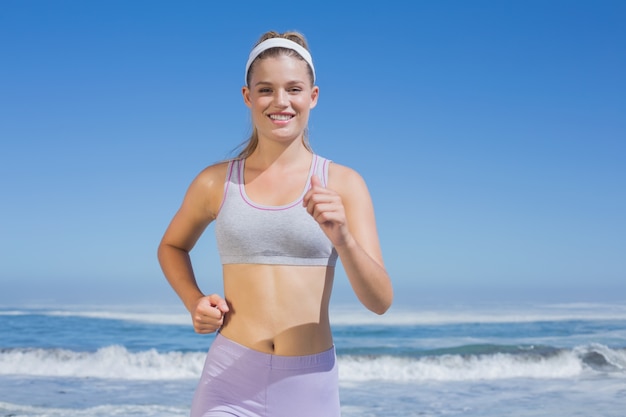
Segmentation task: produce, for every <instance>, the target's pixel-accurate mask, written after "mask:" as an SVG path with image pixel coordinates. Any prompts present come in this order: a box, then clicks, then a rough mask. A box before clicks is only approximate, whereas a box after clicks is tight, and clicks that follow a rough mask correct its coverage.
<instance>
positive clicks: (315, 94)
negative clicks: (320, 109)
mask: <svg viewBox="0 0 626 417" xmlns="http://www.w3.org/2000/svg"><path fill="white" fill-rule="evenodd" d="M319 96H320V88H319V87H318V86H316V85H315V86H313V88H312V89H311V105H310V106H309V109H312V108H313V107H315V106H317V99H318V97H319Z"/></svg>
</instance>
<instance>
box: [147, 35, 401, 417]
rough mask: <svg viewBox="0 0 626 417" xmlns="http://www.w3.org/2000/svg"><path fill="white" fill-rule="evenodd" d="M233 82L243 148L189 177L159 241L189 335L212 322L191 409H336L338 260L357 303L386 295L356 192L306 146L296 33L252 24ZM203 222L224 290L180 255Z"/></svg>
mask: <svg viewBox="0 0 626 417" xmlns="http://www.w3.org/2000/svg"><path fill="white" fill-rule="evenodd" d="M245 82H246V85H245V86H244V87H243V89H242V94H243V99H244V102H245V104H246V105H247V106H248V107H249V108H250V112H251V115H252V122H253V125H254V131H253V134H252V136H251V138H250V140H249V142H248V144H247V146H246V147H245V149H244V150H243V151H242V153H241V154H240V155H239V157H238V158H236V159H234V160H231V161H225V162H222V163H218V164H215V165H212V166H209V167H208V168H206V169H205V170H204V171H202V172H201V173H200V174H199V175H198V176H197V177H196V178H195V180H194V181H193V182H192V184H191V185H190V187H189V190H188V191H187V194H186V196H185V198H184V201H183V203H182V206H181V207H180V209H179V211H178V212H177V213H176V215H175V216H174V218H173V220H172V222H171V224H170V225H169V227H168V229H167V231H166V232H165V235H164V236H163V240H162V241H161V244H160V246H159V261H160V263H161V267H162V269H163V272H164V274H165V276H166V277H167V279H168V281H169V283H170V284H171V286H172V287H173V289H174V290H175V291H176V293H177V294H178V296H179V297H180V298H181V300H182V302H183V303H184V304H185V307H186V308H187V310H189V312H190V314H191V318H192V321H193V326H194V329H195V331H196V332H198V333H212V332H215V331H218V330H219V332H218V334H217V336H216V338H215V341H214V342H213V344H212V345H211V349H210V350H209V353H208V355H207V360H206V363H205V368H204V371H203V374H202V377H201V380H200V383H199V385H198V388H197V390H196V393H195V396H194V400H193V405H192V411H191V415H192V416H193V417H198V416H204V417H209V416H233V415H236V416H290V417H294V416H300V417H302V416H309V415H310V416H315V417H320V416H325V417H328V416H338V415H339V414H340V413H339V395H338V378H337V368H336V363H335V360H336V359H335V351H334V345H333V340H332V335H331V330H330V325H329V318H328V305H329V300H330V294H331V287H332V283H333V276H334V271H335V268H334V267H335V262H336V260H337V257H339V259H340V260H341V263H342V265H343V267H344V269H345V271H346V274H347V277H348V279H349V280H350V283H351V285H352V288H353V289H354V291H355V293H356V295H357V296H358V298H359V300H360V301H361V302H362V303H363V304H364V305H365V307H367V308H368V309H370V310H371V311H373V312H376V313H378V314H383V313H384V312H385V311H386V310H387V309H388V308H389V306H390V304H391V301H392V298H393V293H392V287H391V282H390V279H389V276H388V274H387V272H386V270H385V267H384V265H383V259H382V255H381V250H380V246H379V241H378V236H377V232H376V225H375V219H374V210H373V207H372V203H371V200H370V196H369V192H368V190H367V187H366V185H365V183H364V181H363V179H362V178H361V177H360V176H359V174H357V173H356V172H355V171H353V170H352V169H350V168H347V167H345V166H341V165H338V164H335V163H330V161H328V160H326V159H324V158H322V157H320V156H318V155H315V154H314V153H313V152H312V151H311V148H310V147H309V144H308V139H307V123H308V119H309V112H310V110H311V109H312V108H314V107H315V105H316V104H317V100H318V96H319V88H318V87H317V86H316V85H315V70H314V66H313V61H312V59H311V56H310V53H309V52H308V47H307V44H306V41H305V39H304V37H303V36H302V35H300V34H299V33H296V32H288V33H284V34H278V33H275V32H268V33H266V34H264V35H263V36H262V37H261V39H260V40H259V42H258V43H257V45H256V47H255V48H254V49H253V50H252V52H251V53H250V57H249V60H248V63H247V65H246V78H245ZM213 221H215V233H216V238H217V245H218V249H219V252H220V257H221V261H222V264H223V280H224V295H225V297H224V298H222V297H221V296H220V295H218V294H212V295H205V294H203V293H202V292H201V291H200V289H199V288H198V285H197V283H196V279H195V277H194V273H193V269H192V265H191V262H190V257H189V251H190V250H191V249H192V248H193V246H194V245H195V243H196V241H197V240H198V238H199V237H200V235H201V234H202V233H203V231H204V230H205V228H206V227H207V226H208V225H209V224H210V223H211V222H213Z"/></svg>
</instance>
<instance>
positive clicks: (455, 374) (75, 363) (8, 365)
mask: <svg viewBox="0 0 626 417" xmlns="http://www.w3.org/2000/svg"><path fill="white" fill-rule="evenodd" d="M590 352H592V353H598V354H600V355H602V356H603V357H604V358H605V359H606V361H607V363H608V364H609V365H611V366H612V369H613V370H614V371H615V372H617V373H618V374H619V375H622V376H626V374H624V372H623V370H624V369H626V352H624V351H623V350H613V349H610V348H608V347H606V346H603V345H590V346H582V347H578V348H576V349H573V350H563V351H561V352H559V353H557V354H553V355H548V356H540V355H530V354H529V355H525V354H516V355H512V354H506V353H496V354H490V355H441V356H427V357H422V358H408V357H393V356H343V355H341V356H339V371H340V379H341V380H342V381H370V380H371V381H374V380H386V381H398V382H407V381H408V382H410V381H429V380H433V381H466V380H494V379H508V378H570V377H575V376H578V375H580V374H581V373H583V372H587V371H589V372H591V371H593V370H592V369H590V367H589V366H588V365H586V364H585V363H584V358H585V355H587V354H588V353H590ZM204 359H205V353H204V352H188V353H183V352H165V353H160V352H157V351H156V350H153V349H152V350H147V351H142V352H130V351H128V350H127V349H125V348H124V347H121V346H109V347H106V348H102V349H99V350H98V351H96V352H75V351H70V350H64V349H8V350H4V351H0V375H30V376H52V377H92V378H104V379H121V380H176V379H196V378H198V377H199V376H200V373H201V371H202V367H203V365H204Z"/></svg>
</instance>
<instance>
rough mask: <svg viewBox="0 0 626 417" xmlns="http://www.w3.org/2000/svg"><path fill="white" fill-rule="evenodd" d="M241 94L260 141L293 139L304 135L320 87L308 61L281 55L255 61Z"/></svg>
mask: <svg viewBox="0 0 626 417" xmlns="http://www.w3.org/2000/svg"><path fill="white" fill-rule="evenodd" d="M242 93H243V98H244V101H245V103H246V105H247V106H248V107H249V108H250V111H251V114H252V122H253V124H254V127H255V128H256V130H257V132H258V135H259V139H260V140H266V139H270V140H279V141H282V142H292V141H293V140H295V139H302V138H303V135H304V131H305V129H306V127H307V124H308V121H309V112H310V110H311V109H312V108H313V107H315V105H316V104H317V97H318V94H319V88H318V87H316V86H312V85H311V78H310V75H309V70H308V66H307V64H306V62H305V61H303V60H301V59H298V58H294V57H290V56H286V55H278V56H275V57H269V58H265V59H258V60H257V61H255V62H254V64H253V65H252V68H251V78H250V85H249V87H248V86H246V87H243V90H242Z"/></svg>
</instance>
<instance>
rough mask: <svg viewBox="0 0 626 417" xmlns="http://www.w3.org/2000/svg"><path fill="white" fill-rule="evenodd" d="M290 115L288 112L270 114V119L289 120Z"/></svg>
mask: <svg viewBox="0 0 626 417" xmlns="http://www.w3.org/2000/svg"><path fill="white" fill-rule="evenodd" d="M291 117H292V116H290V115H288V114H270V119H272V120H289V119H291Z"/></svg>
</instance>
